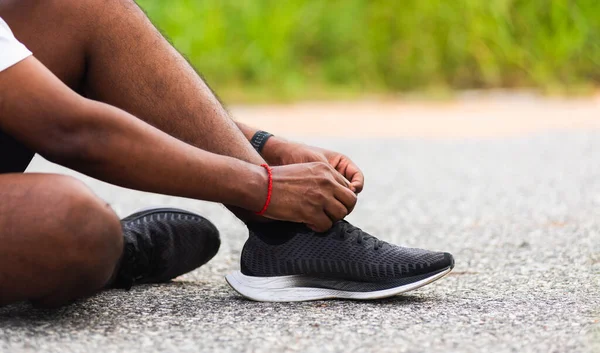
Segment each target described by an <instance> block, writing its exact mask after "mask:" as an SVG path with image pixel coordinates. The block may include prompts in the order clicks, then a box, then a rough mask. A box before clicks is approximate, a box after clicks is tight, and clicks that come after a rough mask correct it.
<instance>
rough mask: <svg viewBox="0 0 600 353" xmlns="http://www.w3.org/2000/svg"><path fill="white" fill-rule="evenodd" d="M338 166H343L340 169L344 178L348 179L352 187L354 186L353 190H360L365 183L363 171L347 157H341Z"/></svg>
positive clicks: (357, 191)
mask: <svg viewBox="0 0 600 353" xmlns="http://www.w3.org/2000/svg"><path fill="white" fill-rule="evenodd" d="M340 166H341V167H343V171H340V172H341V173H342V174H343V175H344V176H345V177H346V179H348V180H350V184H351V186H352V188H354V192H356V193H357V194H358V193H359V192H361V191H362V189H363V187H364V185H365V176H364V175H363V172H362V171H361V170H360V168H358V166H357V165H356V164H354V162H352V161H351V160H350V159H349V158H348V157H344V158H342V160H341V161H340Z"/></svg>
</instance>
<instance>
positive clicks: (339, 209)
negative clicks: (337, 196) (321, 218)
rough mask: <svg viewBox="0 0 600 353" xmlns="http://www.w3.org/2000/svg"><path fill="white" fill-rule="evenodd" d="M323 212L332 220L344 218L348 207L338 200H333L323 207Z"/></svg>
mask: <svg viewBox="0 0 600 353" xmlns="http://www.w3.org/2000/svg"><path fill="white" fill-rule="evenodd" d="M325 213H327V216H328V217H329V219H330V220H331V221H332V222H335V221H339V220H340V219H344V217H346V215H347V214H348V209H347V208H346V206H344V205H343V204H342V203H341V202H340V201H338V200H334V201H332V202H331V203H330V204H329V205H327V207H326V208H325Z"/></svg>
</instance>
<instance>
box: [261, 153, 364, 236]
mask: <svg viewBox="0 0 600 353" xmlns="http://www.w3.org/2000/svg"><path fill="white" fill-rule="evenodd" d="M355 205H356V195H355V194H354V193H353V192H352V191H351V190H350V189H349V185H348V181H347V180H346V179H344V177H343V176H342V175H341V174H340V173H338V172H337V171H336V170H335V169H333V167H331V166H330V165H329V164H328V163H325V162H318V163H315V162H312V163H303V164H291V165H285V166H279V167H273V196H272V199H271V204H270V206H269V208H268V209H267V212H266V213H265V216H266V217H268V218H272V219H279V220H288V221H294V222H299V223H306V224H307V225H308V226H309V227H310V228H312V229H313V230H315V231H318V232H323V231H326V230H328V229H329V228H331V225H332V224H333V222H335V221H337V220H340V219H343V218H344V217H346V215H347V214H348V213H350V212H351V211H352V209H353V208H354V206H355Z"/></svg>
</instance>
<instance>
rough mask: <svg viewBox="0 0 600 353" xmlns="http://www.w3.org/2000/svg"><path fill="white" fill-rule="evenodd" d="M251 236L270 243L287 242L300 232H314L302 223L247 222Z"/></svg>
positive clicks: (279, 243)
mask: <svg viewBox="0 0 600 353" xmlns="http://www.w3.org/2000/svg"><path fill="white" fill-rule="evenodd" d="M246 226H247V227H248V231H249V232H250V236H256V237H258V238H259V239H261V240H262V241H263V242H265V243H267V244H269V245H281V244H285V243H287V242H288V241H290V240H291V239H292V238H294V237H295V236H296V235H299V234H306V233H308V232H312V231H311V230H310V229H309V228H308V227H306V226H305V225H304V224H301V223H292V222H282V221H274V222H268V223H246Z"/></svg>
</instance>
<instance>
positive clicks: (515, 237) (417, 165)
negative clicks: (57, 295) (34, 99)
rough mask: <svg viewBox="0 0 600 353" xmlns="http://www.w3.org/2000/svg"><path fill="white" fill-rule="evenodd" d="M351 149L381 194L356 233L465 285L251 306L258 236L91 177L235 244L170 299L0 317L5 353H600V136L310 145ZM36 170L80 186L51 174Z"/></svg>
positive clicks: (119, 198) (134, 202) (152, 292)
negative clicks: (433, 262)
mask: <svg viewBox="0 0 600 353" xmlns="http://www.w3.org/2000/svg"><path fill="white" fill-rule="evenodd" d="M305 140H306V141H308V142H314V143H318V144H321V145H324V146H327V147H331V148H334V149H337V150H341V151H344V152H345V153H347V154H349V155H351V156H353V157H354V158H355V160H356V161H357V162H358V163H359V164H360V165H361V166H362V167H363V168H364V170H365V173H366V178H367V187H366V189H365V191H364V193H363V194H361V196H360V201H359V204H358V207H357V208H356V210H355V211H354V213H353V214H352V215H351V216H350V221H352V222H353V223H355V224H357V225H359V226H361V227H362V228H364V229H366V230H368V231H370V232H372V233H373V234H375V235H378V236H379V237H381V238H383V239H385V240H388V241H391V242H395V243H399V244H403V245H407V246H418V247H425V248H432V249H439V250H446V251H450V252H452V253H453V254H454V255H455V257H456V263H457V266H456V268H455V269H454V272H453V273H452V274H451V275H450V276H448V277H446V278H444V279H442V280H441V281H439V282H436V283H434V284H432V285H429V286H427V287H424V288H422V289H420V290H417V291H414V292H411V293H409V294H407V295H403V296H399V297H396V298H393V299H387V300H383V301H377V302H343V301H319V302H309V303H294V304H285V303H282V304H277V303H254V302H250V301H246V300H243V299H242V298H240V297H239V296H238V295H236V293H234V292H233V291H232V290H231V289H230V288H229V287H228V286H227V285H226V284H225V281H224V279H223V276H224V275H225V274H227V273H228V272H230V271H232V270H235V269H237V268H238V259H239V255H240V249H241V246H242V245H243V242H244V240H245V237H246V232H245V230H244V227H243V225H242V224H241V223H240V222H239V221H237V220H235V219H234V218H233V217H232V216H230V215H229V214H228V213H227V212H226V211H225V210H224V209H222V208H221V207H220V206H217V205H213V204H207V203H202V202H195V201H191V200H184V199H177V198H170V197H164V196H158V195H151V194H145V193H139V192H133V191H129V190H124V189H120V188H116V187H112V186H108V185H106V184H103V183H100V182H97V181H93V180H91V179H86V181H87V182H89V184H90V185H91V186H92V187H93V188H94V190H95V191H96V192H97V193H98V194H99V195H100V196H102V197H104V198H105V199H107V200H108V201H109V202H110V203H111V204H112V205H113V207H114V208H115V209H116V210H117V212H118V213H119V214H120V215H126V214H127V213H129V212H131V211H133V210H135V209H136V208H139V207H143V206H147V205H152V204H158V205H174V206H179V207H187V208H190V209H193V210H197V211H199V212H202V213H203V214H205V215H207V216H208V217H209V218H210V219H212V220H214V222H215V223H216V224H217V225H218V227H219V228H220V229H221V231H222V238H223V245H222V248H221V251H220V253H219V254H218V256H217V257H216V258H215V259H214V260H213V261H212V262H211V263H210V264H209V265H207V266H205V267H203V268H201V269H199V270H197V271H195V272H193V273H191V274H189V275H186V276H183V277H182V278H180V279H179V280H177V281H175V282H173V283H171V284H166V285H147V286H140V287H136V288H134V289H133V290H131V291H130V292H124V291H120V290H112V291H108V292H105V293H102V294H100V295H97V296H95V297H93V298H90V299H88V300H85V301H82V302H79V303H77V304H74V305H71V306H69V307H66V308H63V309H59V310H55V311H38V310H34V309H32V308H30V307H29V306H27V305H25V304H21V305H13V306H9V307H5V308H0V351H2V352H171V351H182V352H484V351H485V352H580V351H589V352H592V351H594V350H595V351H596V352H598V351H599V350H600V321H599V319H600V295H599V289H600V131H591V130H590V131H588V132H582V131H568V130H565V131H554V132H549V133H539V134H534V135H527V136H520V137H503V138H494V139H486V140H484V139H467V140H453V141H441V140H423V139H418V138H402V139H398V138H396V139H368V138H367V139H362V140H349V139H331V138H327V139H325V138H322V139H320V140H319V139H314V138H313V139H312V140H310V139H308V140H307V139H305ZM32 170H35V171H52V172H56V171H60V172H65V170H63V169H59V168H57V167H55V166H52V165H50V164H49V163H47V162H45V161H43V160H36V161H35V163H34V165H33V166H32Z"/></svg>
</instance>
